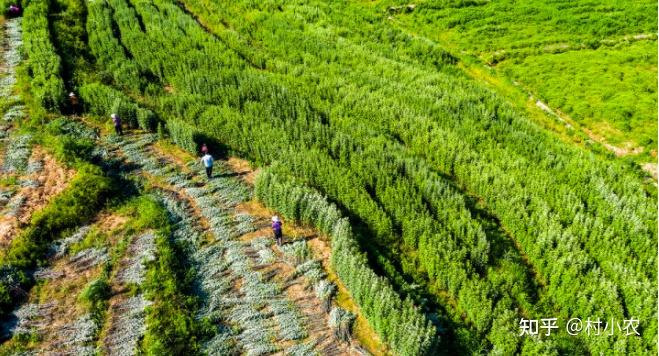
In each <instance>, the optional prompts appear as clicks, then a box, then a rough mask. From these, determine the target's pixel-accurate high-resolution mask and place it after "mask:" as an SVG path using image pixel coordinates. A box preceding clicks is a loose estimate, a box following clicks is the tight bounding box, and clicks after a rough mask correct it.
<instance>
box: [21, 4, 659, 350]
mask: <svg viewBox="0 0 659 356" xmlns="http://www.w3.org/2000/svg"><path fill="white" fill-rule="evenodd" d="M39 1H41V0H38V1H36V2H34V3H33V4H34V6H35V9H34V10H31V11H34V13H33V15H31V16H33V18H34V19H33V20H28V19H29V17H28V16H27V14H26V19H25V20H26V22H28V21H34V22H35V23H36V24H40V25H39V26H36V25H35V26H33V27H30V26H28V24H27V23H26V29H28V28H31V29H33V30H34V31H41V32H40V33H41V34H42V38H45V39H47V38H49V37H48V35H47V33H44V32H43V31H44V29H47V27H48V26H44V25H43V22H44V21H46V20H45V16H46V14H47V12H48V7H47V5H43V4H46V3H42V2H39ZM442 4H444V3H442ZM460 4H463V3H462V2H457V3H456V5H460ZM180 5H181V4H179V3H177V2H174V1H171V0H133V1H131V0H108V1H107V2H106V1H94V2H88V3H86V7H87V9H86V16H87V18H86V28H85V30H83V29H82V28H81V27H80V24H78V27H77V28H76V30H75V31H71V33H78V37H76V36H74V37H73V38H74V39H76V38H80V37H86V38H87V39H88V46H89V50H90V51H89V52H90V54H91V55H92V56H93V58H90V61H91V63H89V66H88V65H87V64H85V65H84V66H83V65H82V64H80V63H81V62H80V61H79V60H78V59H76V58H72V59H67V61H66V62H67V63H69V64H67V66H71V63H73V71H74V72H76V71H80V72H82V73H87V75H72V73H74V72H71V69H70V68H69V69H67V70H66V71H64V73H66V75H67V76H68V77H70V78H71V80H73V83H71V85H72V86H75V87H79V88H80V94H81V98H82V99H83V101H84V104H85V107H86V109H87V110H89V112H90V113H92V114H95V115H98V116H102V117H107V114H108V112H109V111H115V110H116V111H120V112H121V113H122V114H123V115H124V116H125V117H126V120H127V121H128V123H129V124H131V125H132V126H140V127H142V128H144V129H151V130H153V129H154V128H155V127H156V122H157V121H158V120H160V121H161V122H164V123H165V127H166V128H167V130H168V132H169V134H170V135H171V136H172V139H173V140H174V141H175V142H176V143H177V144H179V145H181V146H182V147H184V148H186V149H188V150H190V151H193V152H194V151H196V150H197V147H198V144H199V143H200V142H201V141H207V142H209V143H213V144H215V145H217V146H218V147H219V146H222V147H226V148H227V149H228V150H230V151H231V152H233V153H235V154H238V155H241V156H243V157H245V158H248V159H250V160H252V161H253V162H254V163H256V164H259V165H270V164H271V165H272V168H271V169H270V170H269V171H268V172H266V173H264V175H263V176H262V178H261V180H260V181H259V183H257V187H261V188H259V189H261V190H260V192H257V195H259V196H260V197H261V198H262V199H263V200H265V201H266V202H267V203H268V204H269V205H271V206H274V207H276V208H278V209H279V210H282V211H283V213H284V214H286V215H287V216H290V217H292V218H295V219H298V220H301V221H303V222H306V223H311V224H313V225H317V226H318V227H319V228H320V229H321V230H322V231H324V232H326V233H329V234H330V235H331V236H332V237H333V240H332V247H333V253H334V254H333V261H332V263H333V266H334V268H335V270H336V271H337V273H338V274H339V276H340V277H341V279H342V280H343V281H344V283H345V284H346V286H347V287H348V288H349V290H350V292H351V294H352V296H353V298H354V299H355V300H356V302H357V303H358V304H359V305H360V308H361V309H362V311H363V312H364V315H365V316H366V318H367V319H368V320H369V323H371V325H372V326H373V328H374V329H375V330H376V331H377V332H378V333H379V334H380V335H381V336H382V338H383V340H385V341H386V342H387V343H388V344H389V346H390V347H391V348H392V349H393V350H394V351H396V352H397V353H400V354H410V355H411V354H421V353H427V352H431V350H433V348H434V347H437V348H438V349H439V350H440V351H443V352H448V353H471V354H475V353H482V352H492V353H503V354H511V353H515V352H527V353H537V352H540V351H542V352H547V353H550V352H563V353H568V352H570V353H594V354H597V353H606V352H610V350H615V351H616V352H619V353H643V352H652V351H655V352H656V341H657V340H656V330H657V322H656V318H655V316H656V294H655V293H654V291H655V290H656V287H657V286H656V268H655V267H656V254H655V247H656V243H657V240H656V238H657V237H656V234H655V233H656V227H657V225H656V224H657V223H656V219H657V216H656V188H655V187H654V186H652V185H648V184H646V182H644V180H643V175H642V174H641V172H639V170H638V169H636V168H635V167H634V166H630V165H628V164H627V163H625V162H619V161H609V160H607V159H606V158H603V157H600V156H597V155H594V154H592V153H590V152H587V151H584V150H582V149H579V148H576V147H572V146H570V145H568V144H565V143H563V142H561V141H560V140H557V139H556V137H555V136H553V135H551V134H549V133H547V132H545V131H543V130H542V129H541V128H539V127H537V126H536V125H534V124H533V123H532V122H530V121H529V120H528V119H527V118H526V117H525V116H524V114H523V113H520V112H518V111H517V110H515V109H514V108H513V107H512V106H511V105H509V104H508V103H507V102H506V100H505V98H502V97H500V96H498V95H497V94H495V93H493V92H491V91H490V90H488V89H486V88H485V87H483V86H482V85H480V84H479V83H477V82H474V81H472V80H470V79H469V78H467V77H466V76H465V75H464V74H462V72H461V71H460V69H459V68H458V67H457V66H456V65H455V64H456V58H455V57H454V56H452V55H451V54H449V53H448V52H447V51H445V50H444V49H443V48H441V46H439V45H438V44H437V43H435V42H432V41H429V40H427V39H425V38H423V37H417V36H412V35H410V34H408V33H407V32H406V31H403V30H400V29H398V28H397V27H396V26H390V25H389V22H388V21H390V20H387V16H390V15H396V16H397V15H398V14H400V13H403V12H406V11H408V12H409V10H405V8H403V9H401V10H398V9H394V10H388V9H387V8H386V7H384V8H382V6H383V5H382V4H380V7H378V6H376V7H371V6H366V5H363V4H355V3H351V2H346V1H332V2H325V1H321V0H313V1H306V2H295V3H286V2H283V1H276V0H273V1H264V2H254V1H235V2H232V3H231V4H225V3H219V2H216V1H213V0H186V1H184V4H183V5H184V6H185V10H184V9H182V8H181V6H180ZM425 5H426V7H425V9H426V10H425V12H422V11H421V10H422V9H424V7H423V6H422V5H418V7H416V8H414V9H413V11H412V13H414V14H415V15H416V14H417V13H420V14H422V15H423V14H426V13H429V12H430V10H431V9H434V8H432V7H431V6H430V5H428V4H425ZM440 5H441V4H440ZM474 5H478V2H476V3H474ZM483 5H486V4H483ZM30 6H32V5H30ZM442 6H444V5H442ZM610 6H613V5H610ZM28 8H29V7H28ZM475 8H478V7H475ZM520 8H522V9H525V7H520ZM495 10H497V9H495ZM499 10H500V9H499ZM499 10H497V11H499ZM584 10H588V11H586V13H588V14H589V16H590V15H592V14H591V13H590V12H589V11H590V10H592V9H590V8H585V9H584ZM641 10H642V9H641ZM641 10H638V9H637V8H636V7H632V8H631V9H630V10H629V11H628V14H629V16H631V17H633V18H636V17H638V18H640V19H641V20H639V21H638V23H639V25H638V27H639V30H643V31H644V30H645V29H646V27H644V26H646V25H645V22H644V20H642V19H643V18H644V16H646V15H644V13H643V12H642V11H641ZM433 11H434V10H433ZM447 11H448V10H447ZM493 11H494V10H493ZM449 12H450V11H449ZM72 13H73V12H72ZM79 13H85V12H84V11H80V12H79ZM190 13H191V14H190ZM474 14H478V12H474V13H472V16H475V15H474ZM623 15H624V14H623ZM193 16H195V17H197V18H196V19H195V18H194V17H193ZM575 16H576V15H575ZM592 16H594V17H593V18H597V19H600V17H596V16H595V15H592ZM572 20H574V18H573V17H570V16H567V17H566V19H565V21H566V23H572V24H574V26H576V27H574V28H572V29H571V30H570V31H567V33H569V34H573V33H576V34H581V33H585V35H584V36H586V37H579V36H578V35H575V36H568V37H566V38H567V40H569V41H573V42H571V43H575V44H576V45H579V43H581V41H583V40H584V38H590V37H587V36H591V37H592V36H595V35H601V34H600V33H599V32H597V31H595V30H592V31H591V30H590V29H583V28H581V27H579V25H578V23H579V22H578V21H576V20H574V21H572ZM570 21H572V22H570ZM602 21H603V22H602V23H601V24H600V25H598V26H594V27H593V28H601V27H603V26H604V25H606V27H607V28H609V27H610V28H612V31H614V32H611V33H609V32H607V33H602V34H604V35H611V34H621V33H625V32H624V31H626V30H625V28H626V27H625V28H623V27H624V26H623V24H622V23H620V26H618V25H615V24H614V26H611V23H610V22H607V21H609V20H606V18H604V20H602ZM611 21H613V20H611ZM614 22H615V23H618V22H616V21H614ZM46 23H47V21H46ZM511 23H512V22H511ZM201 24H203V26H205V28H203V27H202V26H201ZM410 24H415V22H410ZM410 24H407V25H409V26H411V25H410ZM432 24H433V20H432V19H431V20H430V21H428V22H427V23H426V24H425V25H424V27H421V28H422V29H425V28H429V27H432ZM453 26H455V25H453ZM653 26H654V25H653ZM85 31H86V36H83V34H84V32H85ZM589 31H590V32H589ZM616 31H617V32H616ZM510 33H511V36H513V35H517V34H519V33H520V31H518V30H517V29H515V28H511V29H510ZM163 34H166V36H163ZM566 36H567V35H566ZM56 37H58V39H57V41H58V43H57V46H55V47H57V48H72V47H75V46H74V45H71V44H69V45H66V43H67V42H72V41H74V40H73V39H68V40H67V37H66V36H56ZM59 41H62V42H63V43H59ZM510 42H513V41H512V39H510ZM76 43H77V42H76ZM55 47H53V46H47V45H44V46H42V47H36V46H33V47H28V57H29V58H30V61H28V63H32V64H30V65H32V66H33V67H34V69H32V73H33V75H35V83H37V85H36V86H35V87H34V90H33V91H34V93H35V97H36V98H37V99H38V100H39V101H40V102H41V105H43V106H45V107H46V108H49V109H51V110H54V109H55V108H56V107H58V106H61V103H60V102H58V101H57V98H61V96H58V95H59V94H57V92H61V91H62V90H63V89H62V86H61V85H59V84H57V85H51V86H46V85H41V84H39V83H40V81H39V80H36V78H43V77H45V74H39V73H55V74H53V76H56V75H57V74H56V73H58V69H57V70H56V69H53V68H58V67H59V64H57V66H55V67H51V69H50V70H48V71H43V68H41V67H39V66H36V65H35V64H34V63H38V61H37V60H36V59H38V58H41V57H40V56H46V57H47V56H49V55H50V54H52V53H53V48H55ZM594 47H597V46H594ZM30 48H31V49H30ZM477 48H481V47H477ZM641 51H643V49H641ZM564 55H566V56H569V55H570V53H569V52H567V53H564ZM511 58H512V57H511ZM519 58H525V59H523V60H529V61H531V60H532V59H533V57H529V56H528V55H527V54H524V56H522V57H519ZM55 60H56V58H53V62H48V63H50V64H51V65H52V64H55ZM623 62H624V60H623ZM57 63H58V62H57ZM76 63H77V64H76ZM542 63H543V64H542V65H545V63H548V62H546V61H543V62H542ZM501 65H502V66H504V65H505V63H502V64H501ZM76 66H78V67H76ZM81 66H82V67H84V68H81ZM40 71H41V72H40ZM510 71H511V73H515V69H514V68H511V69H510ZM34 73H37V74H34ZM519 75H525V74H519ZM47 78H50V77H47ZM42 82H52V83H59V82H58V81H57V79H56V78H55V79H52V78H51V79H48V80H42ZM554 85H557V84H554ZM46 87H47V88H51V89H48V90H45V89H40V88H46ZM53 88H54V89H53ZM645 89H647V88H645ZM645 89H644V90H645ZM646 91H647V90H646ZM648 93H649V92H648ZM648 95H653V94H652V93H649V94H648ZM654 95H655V98H654V99H655V101H656V92H655V94H654ZM555 100H558V99H555ZM624 100H628V99H624ZM639 102H647V101H639ZM650 102H651V100H650ZM147 108H148V109H147ZM578 110H585V109H583V108H581V107H580V108H578ZM592 110H593V111H597V110H600V109H592ZM602 110H603V109H602ZM263 177H265V178H263ZM277 177H279V178H277ZM278 179H281V181H280V180H278ZM302 185H306V186H308V188H293V186H296V187H297V186H302ZM316 191H318V192H321V193H322V195H319V194H318V193H316ZM330 202H331V203H330ZM314 204H316V205H314ZM317 212H325V213H326V214H320V213H317ZM340 216H346V217H347V218H348V220H345V219H340ZM323 219H324V220H323ZM348 222H349V223H348ZM351 225H352V226H353V228H352V229H351V228H350V226H351ZM337 226H338V228H337ZM353 231H354V232H353ZM163 236H164V235H163ZM17 241H21V239H19V240H17ZM158 241H159V242H158V249H159V251H160V257H159V259H158V260H157V262H156V263H155V264H153V265H151V267H150V268H151V270H150V277H151V278H153V277H154V276H156V275H158V277H159V278H162V279H163V280H164V281H165V283H164V284H159V285H156V284H154V283H151V284H148V283H147V285H150V286H151V288H153V289H154V290H156V291H157V292H155V294H154V298H156V299H157V298H163V299H162V300H160V301H158V302H156V307H155V308H154V309H152V311H151V314H150V318H151V319H149V320H150V322H149V323H150V324H149V325H151V327H150V329H149V330H150V331H149V332H148V333H147V337H145V341H144V349H145V351H149V352H153V353H159V352H161V351H162V350H165V349H170V350H172V349H174V348H175V347H182V343H183V342H184V340H188V339H190V338H191V337H194V336H191V335H196V334H195V332H196V331H195V330H194V328H193V327H192V326H190V325H189V324H188V320H189V319H187V318H188V316H186V315H184V314H180V313H182V312H181V311H177V309H176V307H177V306H179V305H180V304H185V305H187V304H186V303H188V302H190V301H187V300H186V298H185V296H184V293H182V289H179V287H180V286H181V285H182V286H185V278H186V276H183V275H181V272H180V271H181V270H182V269H181V268H179V267H176V266H180V265H181V264H183V263H184V262H182V261H178V260H177V256H176V255H177V254H176V253H175V251H176V248H177V247H176V246H173V245H171V244H170V243H169V242H168V241H167V240H166V239H165V238H164V237H161V238H160V240H158ZM10 255H11V254H10ZM37 255H38V254H37ZM37 255H35V256H32V257H29V258H32V259H34V258H38V257H37ZM33 257H34V258H33ZM26 261H28V262H26V263H31V264H32V263H34V262H30V261H32V260H26ZM371 268H373V270H375V271H376V272H377V274H379V276H378V275H376V274H375V273H373V270H371ZM152 282H153V281H152ZM397 294H400V296H399V295H397ZM401 296H402V297H401ZM190 303H191V302H190ZM390 309H396V310H403V311H404V313H403V314H400V313H394V312H389V310H390ZM419 312H422V313H424V314H425V317H422V316H420V314H419ZM399 317H400V319H397V318H399ZM522 317H525V318H535V319H539V318H545V317H558V318H559V320H562V321H566V320H568V319H569V318H572V317H580V318H584V319H585V318H588V317H599V318H602V319H608V318H615V319H616V320H623V319H625V318H630V317H635V318H638V319H640V320H641V323H642V324H641V325H642V328H641V333H642V336H641V337H627V336H624V335H615V336H611V337H607V338H592V337H586V336H581V337H566V335H565V334H560V333H559V334H558V335H555V337H552V338H544V339H535V338H524V337H520V336H519V330H518V325H519V319H520V318H522ZM427 319H432V320H433V321H434V322H435V325H437V326H438V328H437V329H436V330H437V332H438V333H440V334H441V335H440V337H439V338H436V336H437V335H434V332H435V331H436V330H435V328H432V327H429V325H430V324H429V323H428V321H427ZM406 325H411V327H409V328H405V327H404V326H406ZM402 329H404V330H405V331H401V330H402ZM149 333H150V334H149ZM169 333H171V334H169ZM437 340H439V344H435V342H436V341H437ZM190 342H193V341H190ZM193 348H194V347H193Z"/></svg>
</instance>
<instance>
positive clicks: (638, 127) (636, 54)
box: [499, 41, 657, 161]
mask: <svg viewBox="0 0 659 356" xmlns="http://www.w3.org/2000/svg"><path fill="white" fill-rule="evenodd" d="M656 48H657V43H656V42H654V41H642V42H635V43H631V44H627V45H622V46H617V47H614V48H609V47H600V48H598V49H593V50H590V49H588V50H580V51H569V52H564V53H559V54H540V55H534V56H528V57H525V58H523V59H521V60H519V62H517V61H505V62H503V63H501V64H500V66H499V67H500V68H501V69H502V70H503V71H504V72H506V74H508V75H509V76H510V77H511V78H514V79H515V80H518V81H520V82H521V83H524V84H525V85H528V86H529V87H531V88H534V90H535V91H536V92H537V94H538V96H539V97H541V98H542V99H543V100H545V101H546V102H547V103H548V104H549V105H550V106H551V107H555V108H560V109H561V110H563V111H564V112H566V113H568V114H570V115H575V116H576V117H577V118H579V119H580V121H582V122H583V123H585V124H586V126H587V127H593V128H594V129H595V131H596V132H598V133H599V134H601V135H603V136H604V137H606V138H608V139H609V141H610V142H611V143H613V144H615V145H620V146H621V147H624V145H622V144H623V143H624V142H625V140H628V139H631V140H633V142H635V143H636V144H639V145H641V146H643V147H647V148H648V149H650V148H656V142H655V141H656V140H655V136H656V133H657V125H656V120H654V117H655V116H656V108H657V100H656V99H657V86H656V84H657V67H656V63H657V51H656ZM603 83H606V84H605V85H602V84H603ZM565 93H570V95H565ZM646 152H647V150H646ZM646 157H647V158H646V159H647V160H648V161H653V160H654V159H653V158H651V157H650V156H649V155H648V156H646Z"/></svg>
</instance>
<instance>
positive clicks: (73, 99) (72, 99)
mask: <svg viewBox="0 0 659 356" xmlns="http://www.w3.org/2000/svg"><path fill="white" fill-rule="evenodd" d="M69 104H70V105H71V113H72V114H74V115H75V114H77V113H78V96H77V95H76V94H75V93H74V92H70V93H69Z"/></svg>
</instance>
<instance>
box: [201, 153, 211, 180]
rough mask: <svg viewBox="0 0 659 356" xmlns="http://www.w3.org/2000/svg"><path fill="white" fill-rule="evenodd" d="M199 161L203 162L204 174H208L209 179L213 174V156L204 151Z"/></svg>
mask: <svg viewBox="0 0 659 356" xmlns="http://www.w3.org/2000/svg"><path fill="white" fill-rule="evenodd" d="M201 163H203V165H204V168H206V175H207V176H208V179H210V178H211V177H212V176H213V156H211V155H209V154H208V153H206V154H205V155H204V156H203V157H201Z"/></svg>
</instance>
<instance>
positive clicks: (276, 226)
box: [272, 215, 282, 246]
mask: <svg viewBox="0 0 659 356" xmlns="http://www.w3.org/2000/svg"><path fill="white" fill-rule="evenodd" d="M272 232H273V233H274V234H275V240H276V241H277V245H278V246H281V238H282V236H281V220H279V216H277V215H275V216H273V217H272Z"/></svg>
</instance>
